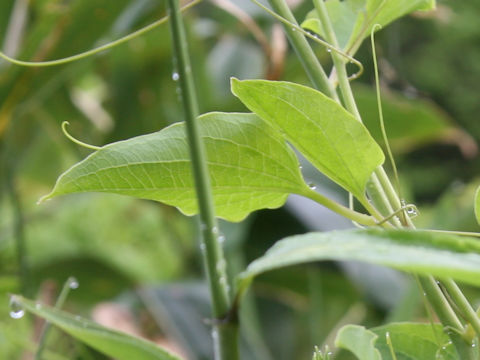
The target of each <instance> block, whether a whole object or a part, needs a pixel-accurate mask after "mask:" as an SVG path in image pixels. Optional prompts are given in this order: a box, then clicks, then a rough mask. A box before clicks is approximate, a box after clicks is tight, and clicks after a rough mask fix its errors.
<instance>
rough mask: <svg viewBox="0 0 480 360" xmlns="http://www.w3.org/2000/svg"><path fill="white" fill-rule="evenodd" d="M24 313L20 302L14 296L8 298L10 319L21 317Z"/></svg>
mask: <svg viewBox="0 0 480 360" xmlns="http://www.w3.org/2000/svg"><path fill="white" fill-rule="evenodd" d="M24 315H25V310H23V307H22V304H20V303H19V302H18V301H17V300H16V299H15V298H13V297H12V298H10V317H11V318H12V319H21V318H22V317H23V316H24Z"/></svg>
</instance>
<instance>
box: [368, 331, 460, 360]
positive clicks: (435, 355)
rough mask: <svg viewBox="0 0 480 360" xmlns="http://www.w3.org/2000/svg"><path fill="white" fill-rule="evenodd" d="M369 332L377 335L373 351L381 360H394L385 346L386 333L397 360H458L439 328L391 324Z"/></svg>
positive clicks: (447, 339) (446, 336) (386, 345)
mask: <svg viewBox="0 0 480 360" xmlns="http://www.w3.org/2000/svg"><path fill="white" fill-rule="evenodd" d="M370 331H371V332H373V333H374V334H376V335H378V339H377V341H376V343H375V347H376V348H377V349H378V350H379V351H380V353H381V354H382V358H383V360H394V359H392V356H391V354H390V349H389V347H388V344H387V338H386V334H387V333H388V334H389V335H390V340H391V343H392V348H393V350H394V351H395V355H396V357H397V360H424V359H442V360H457V359H458V355H457V352H456V351H455V348H454V346H453V345H452V342H451V341H450V339H449V338H448V335H447V334H446V333H445V332H444V330H443V326H442V325H441V324H419V323H392V324H387V325H384V326H380V327H376V328H373V329H370Z"/></svg>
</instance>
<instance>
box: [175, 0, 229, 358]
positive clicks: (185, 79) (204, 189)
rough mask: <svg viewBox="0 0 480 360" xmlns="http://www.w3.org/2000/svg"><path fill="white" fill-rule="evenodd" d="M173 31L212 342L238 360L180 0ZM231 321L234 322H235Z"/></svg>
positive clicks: (220, 355) (222, 354) (218, 352)
mask: <svg viewBox="0 0 480 360" xmlns="http://www.w3.org/2000/svg"><path fill="white" fill-rule="evenodd" d="M168 6H169V10H170V29H171V34H172V42H173V49H174V54H175V58H176V66H177V71H178V82H179V86H180V90H181V94H182V96H181V98H182V103H183V108H184V111H185V117H186V121H185V122H186V130H187V137H188V142H189V150H190V157H191V161H192V170H193V176H194V180H195V181H194V182H195V191H196V196H197V200H198V208H199V216H200V222H201V231H202V244H201V248H202V256H203V262H204V266H205V269H206V274H207V280H208V284H209V288H210V295H211V300H212V313H213V318H214V319H213V333H212V334H213V341H214V351H215V359H218V360H227V359H228V360H235V359H237V358H238V346H237V326H236V324H235V322H236V321H235V320H236V319H229V318H227V319H226V320H225V318H226V317H227V315H228V311H229V309H230V302H231V301H230V298H229V291H228V280H227V274H226V261H225V257H224V253H223V249H222V247H221V244H220V242H219V240H218V236H219V231H218V225H217V221H216V219H215V212H214V205H213V196H212V190H211V186H210V178H209V174H208V167H207V162H206V156H205V149H204V145H203V142H202V140H201V137H200V133H199V129H198V125H197V121H196V118H197V116H198V103H197V98H196V92H195V86H194V83H193V76H192V68H191V64H190V58H189V55H188V47H187V39H186V35H185V28H184V26H183V21H182V17H181V13H180V8H179V5H178V0H168ZM231 320H234V321H233V322H232V321H231Z"/></svg>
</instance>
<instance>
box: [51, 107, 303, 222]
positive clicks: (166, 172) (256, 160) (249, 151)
mask: <svg viewBox="0 0 480 360" xmlns="http://www.w3.org/2000/svg"><path fill="white" fill-rule="evenodd" d="M198 122H199V126H200V131H201V136H202V139H203V141H204V143H205V146H206V150H207V158H208V167H209V171H210V177H211V182H212V189H213V195H214V202H215V208H216V213H217V215H218V216H219V217H222V218H225V219H227V220H231V221H239V220H242V219H243V218H244V217H245V216H247V215H248V214H249V213H250V212H252V211H254V210H257V209H261V208H276V207H279V206H281V205H283V204H284V202H285V200H286V198H287V196H288V194H290V193H300V194H301V193H302V192H303V193H304V192H306V191H308V190H309V189H308V186H307V185H306V184H305V182H304V181H303V179H302V176H301V173H300V170H299V164H298V160H297V158H296V156H295V154H294V152H293V151H292V150H291V149H290V148H289V147H288V146H287V144H286V143H285V141H284V140H283V139H282V137H281V136H280V134H279V133H278V132H277V131H276V130H274V129H273V128H272V127H271V126H269V125H268V124H267V123H265V122H264V121H262V120H261V119H259V118H258V117H257V116H255V115H253V114H226V113H210V114H207V115H204V116H201V117H200V118H199V119H198ZM189 159H190V157H189V152H188V142H187V138H186V133H185V128H184V124H182V123H178V124H174V125H172V126H170V127H168V128H166V129H164V130H162V131H160V132H157V133H153V134H149V135H144V136H139V137H136V138H132V139H129V140H126V141H120V142H117V143H113V144H110V145H106V146H104V147H102V148H101V149H100V150H98V151H96V152H95V153H93V154H91V155H90V156H89V157H87V158H86V159H85V160H83V161H82V162H80V163H78V164H76V165H74V166H73V167H72V168H70V169H69V170H67V171H66V172H65V173H64V174H63V175H61V176H60V178H59V179H58V180H57V183H56V185H55V187H54V189H53V191H52V192H51V193H50V194H48V195H47V196H45V197H44V198H42V200H44V199H49V198H52V197H54V196H57V195H62V194H69V193H78V192H87V191H97V192H110V193H116V194H123V195H130V196H134V197H137V198H143V199H151V200H156V201H161V202H163V203H166V204H169V205H173V206H176V207H178V208H179V209H180V210H181V211H182V212H184V213H185V214H187V215H192V214H195V213H196V212H197V200H196V196H195V191H194V187H193V178H192V173H191V166H190V160H189Z"/></svg>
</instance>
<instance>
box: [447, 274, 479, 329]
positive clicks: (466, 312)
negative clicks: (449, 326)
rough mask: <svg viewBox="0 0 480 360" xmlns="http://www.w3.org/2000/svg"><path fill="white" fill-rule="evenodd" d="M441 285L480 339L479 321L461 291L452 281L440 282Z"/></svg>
mask: <svg viewBox="0 0 480 360" xmlns="http://www.w3.org/2000/svg"><path fill="white" fill-rule="evenodd" d="M442 285H443V286H444V287H445V289H446V290H447V291H448V294H449V295H450V296H451V297H452V299H453V301H455V304H456V305H457V306H458V308H459V309H460V310H461V312H462V315H463V316H464V317H465V318H466V319H467V320H468V322H469V323H470V325H471V326H472V328H473V330H474V331H475V333H476V334H477V337H480V319H479V318H478V315H477V313H476V312H475V310H474V309H473V308H472V306H471V305H470V303H469V302H468V300H467V298H466V297H465V295H464V294H463V292H462V290H461V289H460V288H459V287H458V285H457V284H456V283H455V281H453V280H452V279H447V280H444V281H442Z"/></svg>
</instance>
